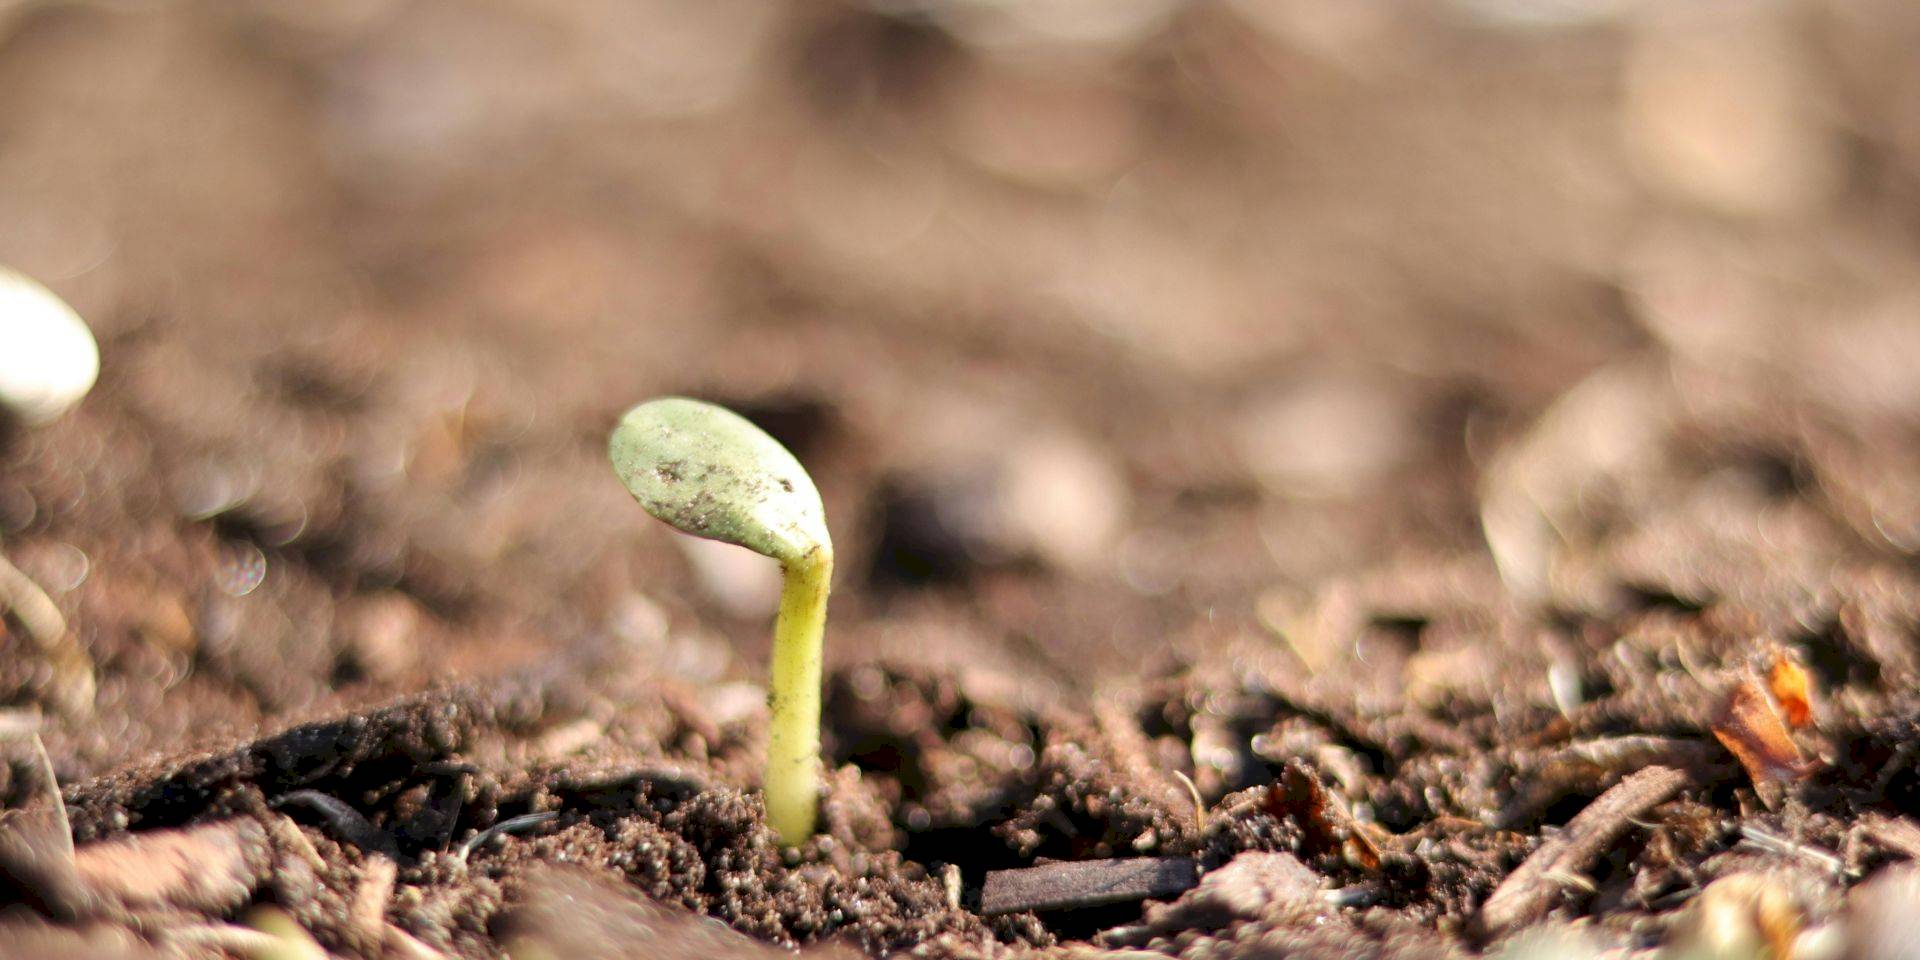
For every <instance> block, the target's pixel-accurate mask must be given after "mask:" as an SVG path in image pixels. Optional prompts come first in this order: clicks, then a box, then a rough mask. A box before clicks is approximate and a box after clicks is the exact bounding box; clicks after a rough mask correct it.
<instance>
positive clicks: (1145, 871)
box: [980, 857, 1200, 917]
mask: <svg viewBox="0 0 1920 960" xmlns="http://www.w3.org/2000/svg"><path fill="white" fill-rule="evenodd" d="M1199 882H1200V866H1199V864H1197V863H1195V862H1193V861H1192V860H1189V859H1187V858H1185V857H1134V858H1130V859H1125V860H1077V861H1072V862H1068V863H1049V864H1045V865H1043V866H1038V867H1026V868H1023V869H1020V870H995V871H993V872H991V873H989V874H987V881H986V885H985V886H984V887H983V888H982V889H981V891H980V912H981V913H982V914H984V915H986V916H989V917H992V916H999V915H1001V914H1006V913H1023V912H1026V911H1028V910H1036V911H1040V910H1077V909H1080V908H1083V907H1098V906H1104V905H1106V904H1110V903H1126V902H1128V901H1133V900H1148V899H1152V898H1154V897H1170V896H1173V895H1174V894H1177V893H1183V892H1185V891H1187V890H1189V889H1192V888H1193V885H1194V884H1196V883H1199Z"/></svg>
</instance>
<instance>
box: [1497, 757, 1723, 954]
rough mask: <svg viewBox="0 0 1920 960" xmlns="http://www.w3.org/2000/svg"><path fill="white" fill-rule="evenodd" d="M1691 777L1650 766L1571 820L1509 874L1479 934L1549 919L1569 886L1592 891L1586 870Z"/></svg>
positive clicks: (1501, 930) (1665, 768)
mask: <svg viewBox="0 0 1920 960" xmlns="http://www.w3.org/2000/svg"><path fill="white" fill-rule="evenodd" d="M1691 782H1692V780H1691V778H1690V777H1689V776H1688V775H1687V774H1686V773H1685V772H1684V771H1681V770H1675V769H1673V768H1672V767H1648V768H1647V769H1645V770H1642V771H1640V772H1639V773H1636V774H1633V775H1632V776H1629V777H1627V778H1626V779H1624V780H1622V781H1620V782H1619V783H1618V784H1616V785H1615V786H1614V787H1613V788H1612V789H1610V790H1608V791H1607V792H1606V793H1603V794H1601V795H1600V797H1599V798H1598V799H1596V800H1594V801H1593V803H1591V804H1589V805H1588V806H1587V808H1586V809H1585V810H1582V811H1580V813H1579V815H1578V816H1576V817H1574V818H1573V819H1572V820H1571V821H1569V822H1568V823H1567V825H1566V827H1564V828H1563V829H1561V831H1560V832H1559V834H1557V835H1555V836H1553V837H1551V838H1549V839H1548V840H1547V841H1546V842H1545V843H1542V844H1541V845H1540V847H1539V848H1538V849H1536V850H1534V851H1533V853H1532V854H1531V855H1529V856H1528V857H1527V859H1526V862H1524V863H1522V864H1520V867H1519V869H1517V870H1515V871H1513V872H1512V873H1510V874H1508V875H1507V878H1506V879H1505V880H1502V881H1501V882H1500V886H1499V887H1497V888H1496V889H1495V890H1494V891H1493V895H1492V896H1490V897H1488V898H1487V902H1486V906H1484V907H1482V908H1481V910H1480V919H1479V923H1480V929H1481V930H1482V931H1483V932H1485V933H1486V934H1488V935H1496V934H1499V933H1502V932H1504V931H1507V930H1510V929H1512V928H1513V927H1515V926H1518V925H1519V924H1522V923H1527V922H1530V921H1533V920H1538V919H1540V918H1541V917H1543V916H1545V915H1546V913H1547V911H1549V910H1551V909H1553V907H1554V905H1555V904H1556V903H1558V902H1559V901H1560V898H1561V896H1562V895H1563V894H1564V893H1565V892H1566V890H1567V889H1568V888H1570V887H1587V886H1590V884H1588V883H1587V881H1586V879H1585V878H1584V876H1583V874H1584V872H1585V871H1586V869H1587V867H1588V866H1589V865H1590V864H1592V863H1593V861H1594V860H1596V859H1598V858H1599V857H1600V856H1601V855H1603V854H1605V853H1606V852H1607V851H1608V850H1609V849H1611V848H1612V846H1613V844H1614V843H1615V842H1617V841H1618V840H1619V839H1620V838H1621V837H1623V836H1625V835H1626V833H1627V831H1629V830H1631V829H1633V827H1634V825H1635V823H1636V821H1637V820H1638V819H1639V818H1640V817H1642V816H1644V815H1645V814H1646V813H1647V811H1649V810H1652V809H1653V808H1654V807H1657V806H1659V805H1660V804H1662V803H1665V802H1666V801H1667V800H1669V799H1671V798H1672V797H1673V795H1674V794H1676V793H1679V792H1680V791H1681V790H1682V789H1684V788H1685V787H1686V786H1687V785H1688V784H1689V783H1691Z"/></svg>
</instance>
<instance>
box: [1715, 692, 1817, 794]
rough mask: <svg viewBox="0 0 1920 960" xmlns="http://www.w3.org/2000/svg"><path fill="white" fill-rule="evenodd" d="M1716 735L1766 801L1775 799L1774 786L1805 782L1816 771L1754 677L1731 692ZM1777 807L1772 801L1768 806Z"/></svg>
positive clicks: (1720, 717) (1722, 711)
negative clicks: (1744, 769) (1773, 794)
mask: <svg viewBox="0 0 1920 960" xmlns="http://www.w3.org/2000/svg"><path fill="white" fill-rule="evenodd" d="M1713 735H1714V737H1715V738H1716V739H1718V740H1719V741H1720V743H1721V744H1722V745H1724V746H1725V747H1726V748H1727V751H1728V752H1729V753H1732V754H1733V756H1734V758H1735V759H1737V760H1739V761H1740V765H1741V766H1742V767H1745V768H1746V771H1747V776H1748V777H1750V778H1751V779H1752V780H1753V784H1754V787H1755V789H1756V790H1760V791H1761V796H1762V797H1763V798H1766V797H1768V796H1771V793H1770V790H1771V789H1772V788H1773V785H1774V784H1778V783H1784V782H1788V781H1793V780H1800V779H1804V778H1805V777H1806V776H1808V775H1809V774H1811V773H1812V772H1813V770H1812V768H1811V767H1810V766H1809V765H1808V764H1807V761H1806V760H1805V759H1804V758H1803V757H1802V756H1801V755H1800V747H1799V745H1797V744H1795V743H1794V742H1793V736H1792V735H1791V734H1789V733H1788V732H1787V727H1786V725H1785V724H1783V723H1782V722H1781V721H1780V712H1779V711H1778V710H1777V709H1775V707H1774V704H1773V698H1772V697H1770V696H1769V695H1768V694H1767V691H1766V689H1765V688H1763V687H1762V686H1761V685H1760V683H1759V681H1757V680H1755V679H1753V678H1752V677H1743V678H1742V679H1740V680H1739V681H1738V682H1736V683H1735V684H1734V685H1733V687H1732V688H1731V689H1730V690H1728V691H1727V699H1726V703H1725V704H1724V705H1723V706H1722V707H1721V709H1720V714H1719V715H1718V716H1717V717H1715V718H1714V721H1713ZM1773 805H1774V801H1771V800H1769V801H1768V806H1773Z"/></svg>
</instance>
